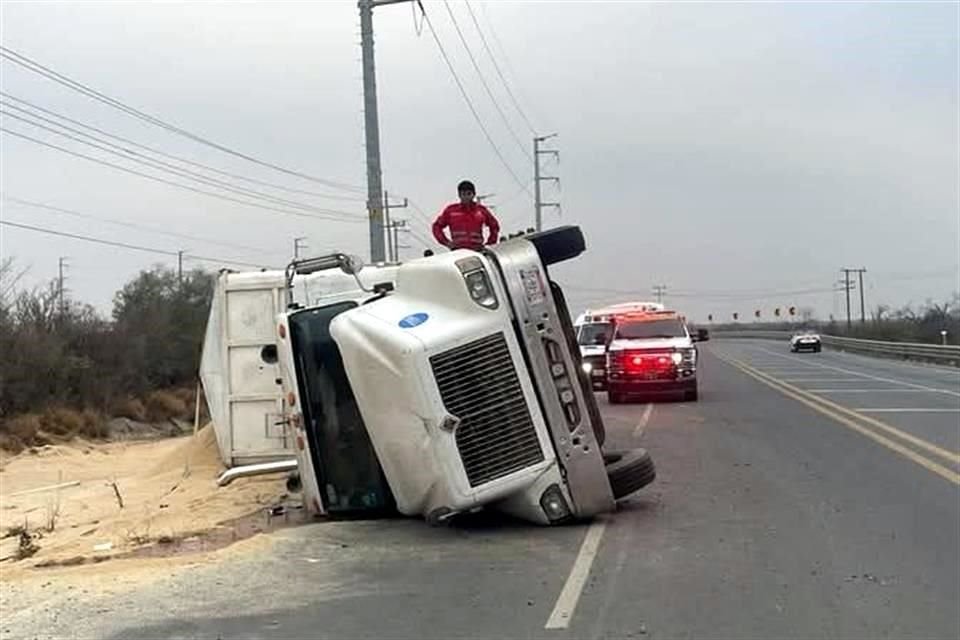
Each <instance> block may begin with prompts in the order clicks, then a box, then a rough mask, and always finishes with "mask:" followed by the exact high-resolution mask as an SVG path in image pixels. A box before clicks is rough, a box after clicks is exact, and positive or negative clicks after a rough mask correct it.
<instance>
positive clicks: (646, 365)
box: [622, 351, 673, 373]
mask: <svg viewBox="0 0 960 640" xmlns="http://www.w3.org/2000/svg"><path fill="white" fill-rule="evenodd" d="M622 357H623V368H624V369H625V370H626V371H627V372H628V373H642V372H644V371H660V370H663V369H669V368H671V367H672V366H673V360H671V359H670V354H669V353H650V354H640V353H636V352H630V351H628V352H627V353H626V354H624V355H623V356H622Z"/></svg>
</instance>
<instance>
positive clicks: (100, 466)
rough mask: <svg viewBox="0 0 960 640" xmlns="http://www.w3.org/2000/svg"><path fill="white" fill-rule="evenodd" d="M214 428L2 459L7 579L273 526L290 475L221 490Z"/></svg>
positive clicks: (1, 565) (0, 508)
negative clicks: (273, 515)
mask: <svg viewBox="0 0 960 640" xmlns="http://www.w3.org/2000/svg"><path fill="white" fill-rule="evenodd" d="M222 470H223V467H222V465H221V462H220V457H219V454H218V450H217V443H216V438H215V435H214V431H213V428H212V426H209V425H208V426H207V427H205V428H203V429H201V430H200V431H199V432H198V433H197V434H196V435H195V436H188V437H181V438H176V439H170V440H161V441H153V442H112V443H105V444H93V443H89V442H82V441H78V442H74V443H71V444H69V445H52V446H46V447H40V448H36V449H34V450H32V451H24V452H23V453H21V454H19V455H17V456H13V457H10V456H6V457H4V458H0V535H5V536H7V537H5V538H3V539H2V540H0V577H2V578H3V580H8V579H11V578H14V577H15V576H16V575H17V574H18V573H21V572H23V571H28V572H29V571H31V570H37V567H44V566H48V567H49V566H65V565H66V566H70V565H78V564H94V563H99V562H103V560H105V559H117V558H118V557H129V556H138V555H147V556H156V555H162V552H163V551H164V549H170V550H174V551H175V550H181V551H204V550H209V549H210V548H212V547H217V546H224V545H225V544H229V543H230V542H232V541H234V540H238V539H240V538H243V537H248V536H249V535H252V534H253V533H256V532H257V531H258V530H260V529H262V528H265V527H267V526H269V523H268V520H269V518H270V510H269V508H270V507H274V506H276V505H277V504H280V503H282V502H283V501H284V499H285V498H286V496H285V493H284V492H285V488H284V480H285V478H284V477H283V476H282V475H279V476H278V475H273V476H261V477H253V478H242V479H239V480H236V481H235V482H233V483H232V484H231V485H229V486H227V487H218V486H217V484H216V478H217V476H218V474H219V473H220V472H221V471H222Z"/></svg>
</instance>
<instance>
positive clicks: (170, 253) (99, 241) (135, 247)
mask: <svg viewBox="0 0 960 640" xmlns="http://www.w3.org/2000/svg"><path fill="white" fill-rule="evenodd" d="M0 225H5V226H8V227H16V228H18V229H27V230H28V231H36V232H38V233H46V234H49V235H54V236H62V237H64V238H72V239H74V240H83V241H84V242H93V243H96V244H104V245H108V246H111V247H120V248H122V249H131V250H133V251H145V252H147V253H156V254H160V255H165V256H179V255H181V254H182V255H183V256H185V257H187V258H190V259H192V260H199V261H201V262H220V263H223V264H235V265H240V266H244V267H255V268H257V269H260V268H267V267H266V266H265V265H263V264H255V263H252V262H241V261H239V260H227V259H225V258H212V257H209V256H199V255H196V254H192V253H191V254H186V253H183V252H180V251H167V250H165V249H157V248H155V247H144V246H142V245H137V244H130V243H127V242H117V241H114V240H104V239H102V238H93V237H90V236H81V235H78V234H75V233H67V232H65V231H57V230H55V229H46V228H44V227H34V226H32V225H29V224H20V223H18V222H10V221H9V220H0Z"/></svg>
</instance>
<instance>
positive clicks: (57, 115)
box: [0, 91, 363, 202]
mask: <svg viewBox="0 0 960 640" xmlns="http://www.w3.org/2000/svg"><path fill="white" fill-rule="evenodd" d="M0 96H3V97H5V98H7V99H9V100H13V101H15V102H19V103H20V104H24V105H27V106H28V107H30V108H31V109H34V110H36V111H40V112H42V113H45V114H47V115H50V116H53V117H55V118H59V119H61V120H64V121H65V122H69V123H71V124H75V125H77V126H78V127H83V128H84V129H87V130H89V131H95V132H97V133H99V134H100V135H104V136H107V137H108V138H113V139H114V140H119V141H121V142H123V143H125V144H129V145H132V146H134V147H137V148H138V149H143V150H145V151H149V152H150V153H154V154H156V155H158V156H162V157H164V158H169V159H171V160H176V161H177V162H183V163H184V164H189V165H192V166H194V167H200V168H202V169H206V170H207V171H212V172H213V173H217V174H219V175H222V176H227V177H230V178H234V179H236V180H243V181H245V182H249V183H251V184H258V185H261V186H264V187H270V188H271V189H278V190H280V191H287V192H289V193H297V194H300V195H307V196H313V197H316V198H326V199H329V200H350V201H355V202H363V198H362V197H360V196H342V195H336V194H330V193H320V192H319V191H309V190H306V189H295V188H293V187H287V186H285V185H281V184H276V183H274V182H267V181H266V180H258V179H256V178H251V177H249V176H244V175H241V174H238V173H232V172H230V171H224V170H222V169H217V168H216V167H211V166H210V165H208V164H203V163H202V162H195V161H193V160H188V159H187V158H182V157H180V156H176V155H173V154H170V153H165V152H163V151H160V150H159V149H154V148H153V147H148V146H146V145H144V144H140V143H139V142H136V141H135V140H131V139H130V138H124V137H123V136H118V135H116V134H114V133H110V132H109V131H104V130H103V129H99V128H97V127H94V126H92V125H89V124H86V123H84V122H81V121H79V120H75V119H73V118H70V117H67V116H65V115H63V114H60V113H57V112H55V111H51V110H50V109H46V108H44V107H41V106H39V105H37V104H35V103H32V102H30V101H28V100H24V99H23V98H18V97H16V96H14V95H11V94H9V93H7V92H5V91H0ZM0 104H3V105H5V106H7V107H9V108H12V109H16V110H18V111H20V112H22V113H28V114H30V115H31V116H33V117H35V118H40V119H41V120H44V121H46V122H52V121H50V120H47V119H46V118H42V117H41V116H38V115H37V114H35V113H31V112H30V111H29V110H28V109H24V108H22V107H18V106H16V105H14V104H10V103H6V102H3V101H2V100H0ZM56 124H57V126H61V127H63V125H61V124H59V123H56ZM63 128H65V129H66V128H67V127H63Z"/></svg>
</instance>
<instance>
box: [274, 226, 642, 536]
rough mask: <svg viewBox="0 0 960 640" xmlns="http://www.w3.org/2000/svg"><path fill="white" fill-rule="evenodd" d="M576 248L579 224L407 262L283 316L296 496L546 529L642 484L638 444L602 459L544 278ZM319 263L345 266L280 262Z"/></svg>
mask: <svg viewBox="0 0 960 640" xmlns="http://www.w3.org/2000/svg"><path fill="white" fill-rule="evenodd" d="M583 250H584V241H583V236H582V234H581V232H580V230H579V228H576V227H564V228H560V229H556V230H551V231H550V232H544V233H542V234H534V235H532V236H527V237H523V238H517V239H511V240H508V241H506V242H502V243H500V244H499V245H497V246H494V247H490V248H489V249H488V250H486V251H485V252H484V253H477V252H473V251H467V250H458V251H453V252H450V253H446V254H442V255H437V256H432V257H429V258H423V259H419V260H413V261H411V262H408V263H405V264H403V265H400V266H399V267H398V269H397V273H396V279H395V283H394V284H393V285H391V286H384V287H381V288H379V289H378V290H377V291H372V292H369V293H368V294H367V295H368V298H367V299H366V300H363V301H362V302H360V301H347V302H339V303H335V304H328V305H322V306H314V307H309V308H302V309H300V308H291V309H290V310H288V311H287V312H285V313H283V314H280V317H279V322H278V335H279V345H280V351H281V363H282V368H283V381H284V390H285V392H286V393H287V406H288V407H289V408H290V418H289V421H290V424H291V425H292V426H293V428H294V431H295V434H296V449H297V456H298V461H299V463H300V468H301V479H302V483H303V491H304V495H305V498H306V501H305V502H306V504H307V505H308V507H310V508H311V509H312V510H313V511H315V512H317V513H325V512H333V511H335V510H357V509H363V510H368V509H378V508H381V509H384V508H385V509H389V508H392V507H393V506H394V505H395V508H396V509H397V510H398V511H400V512H401V513H403V514H406V515H419V516H422V517H424V518H426V519H427V520H428V521H430V522H433V523H438V522H442V521H444V520H445V519H447V518H449V517H451V516H453V515H454V514H456V513H459V512H464V511H470V510H473V509H476V508H478V507H481V506H492V507H494V508H499V509H502V510H504V511H507V512H510V513H512V514H515V515H517V516H519V517H522V518H525V519H527V520H529V521H532V522H537V523H541V524H552V523H557V522H562V521H565V520H568V519H571V518H583V517H590V516H593V515H596V514H598V513H603V512H607V511H611V510H612V509H613V508H614V505H615V501H616V500H617V499H620V498H623V497H625V496H626V495H628V494H630V493H632V492H634V491H636V490H637V489H639V488H640V487H642V486H644V485H646V484H648V483H649V482H650V481H652V480H653V477H654V475H655V472H654V470H653V464H652V462H651V461H650V459H649V456H648V455H646V452H643V451H642V450H637V451H633V452H607V453H608V455H607V456H606V458H605V455H604V452H603V451H602V450H601V447H602V445H603V440H604V431H603V424H602V421H601V418H600V414H599V411H598V409H597V406H596V401H595V399H594V398H593V394H592V391H591V389H590V384H589V381H588V379H587V378H586V376H583V375H582V374H581V367H580V364H581V363H580V359H579V353H578V350H577V346H576V339H575V336H574V332H573V327H572V324H571V322H570V317H569V313H568V312H567V309H566V303H565V301H564V300H563V294H562V291H561V290H560V288H559V287H558V286H557V285H556V284H555V283H553V282H551V281H550V279H549V274H548V272H547V266H548V265H549V264H552V263H554V262H559V261H561V260H565V259H569V258H571V257H574V256H576V255H578V254H579V253H580V252H582V251H583ZM321 263H322V264H323V265H324V268H332V267H339V268H340V269H341V270H344V271H355V265H352V264H350V263H349V261H348V260H347V259H346V257H345V256H331V257H327V258H323V259H320V262H317V263H315V264H314V265H313V266H312V267H311V266H310V265H306V266H305V265H297V264H296V263H295V264H293V265H291V268H292V270H293V272H300V271H302V270H303V269H304V268H314V267H317V265H318V264H321ZM608 461H610V463H609V464H608ZM608 466H609V467H610V468H608ZM611 469H612V471H611Z"/></svg>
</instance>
